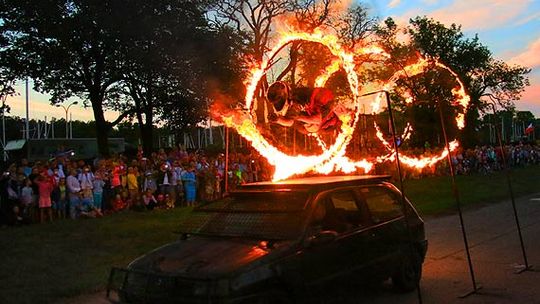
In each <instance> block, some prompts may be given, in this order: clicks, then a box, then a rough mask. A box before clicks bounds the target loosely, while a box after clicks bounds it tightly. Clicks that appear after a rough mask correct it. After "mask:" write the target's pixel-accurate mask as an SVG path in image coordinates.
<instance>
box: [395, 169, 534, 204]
mask: <svg viewBox="0 0 540 304" xmlns="http://www.w3.org/2000/svg"><path fill="white" fill-rule="evenodd" d="M511 177H512V187H513V189H514V194H515V196H516V197H517V196H520V195H525V194H528V193H535V192H540V166H530V167H526V168H520V169H517V170H512V171H511ZM456 183H457V187H458V192H459V196H460V201H461V203H462V206H468V205H472V204H479V203H480V204H481V203H492V202H498V201H500V200H504V199H510V194H509V191H508V183H507V179H506V174H504V173H503V172H497V173H495V174H489V175H471V176H457V177H456ZM405 193H406V194H407V196H408V197H409V199H410V200H411V201H412V202H413V203H414V204H415V205H416V208H417V209H418V211H419V212H420V213H421V214H422V215H435V214H441V213H447V212H452V211H454V210H455V206H456V200H455V198H454V196H453V195H452V180H451V178H450V177H446V176H443V177H432V178H425V179H420V180H408V181H406V182H405Z"/></svg>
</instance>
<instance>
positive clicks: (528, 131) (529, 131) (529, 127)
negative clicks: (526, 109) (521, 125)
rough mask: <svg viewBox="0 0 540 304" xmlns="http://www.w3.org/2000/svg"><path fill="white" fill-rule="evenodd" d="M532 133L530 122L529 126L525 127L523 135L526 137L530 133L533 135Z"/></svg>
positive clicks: (532, 128)
mask: <svg viewBox="0 0 540 304" xmlns="http://www.w3.org/2000/svg"><path fill="white" fill-rule="evenodd" d="M533 132H534V126H533V124H532V122H531V123H530V124H529V126H528V127H527V129H525V135H528V134H530V133H533Z"/></svg>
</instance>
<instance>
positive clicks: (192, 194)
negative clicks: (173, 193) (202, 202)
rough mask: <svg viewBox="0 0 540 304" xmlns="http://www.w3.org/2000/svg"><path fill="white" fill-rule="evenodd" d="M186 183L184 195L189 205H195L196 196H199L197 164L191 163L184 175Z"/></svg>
mask: <svg viewBox="0 0 540 304" xmlns="http://www.w3.org/2000/svg"><path fill="white" fill-rule="evenodd" d="M182 182H183V183H184V195H185V198H186V204H187V206H188V207H191V206H195V198H196V197H197V177H196V175H195V166H194V165H190V167H189V169H188V170H187V171H185V172H184V174H183V175H182Z"/></svg>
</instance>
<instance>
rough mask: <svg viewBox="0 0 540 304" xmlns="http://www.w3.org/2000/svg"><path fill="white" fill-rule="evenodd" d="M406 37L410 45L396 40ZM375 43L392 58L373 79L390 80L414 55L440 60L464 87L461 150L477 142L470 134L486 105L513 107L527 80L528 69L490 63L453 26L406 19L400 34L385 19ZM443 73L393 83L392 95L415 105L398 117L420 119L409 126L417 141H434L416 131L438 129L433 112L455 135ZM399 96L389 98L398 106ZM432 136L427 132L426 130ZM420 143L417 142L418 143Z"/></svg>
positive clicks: (452, 84)
mask: <svg viewBox="0 0 540 304" xmlns="http://www.w3.org/2000/svg"><path fill="white" fill-rule="evenodd" d="M405 34H408V35H409V37H410V39H409V40H405V41H403V39H400V36H402V35H405ZM377 35H378V37H379V39H380V41H381V43H382V44H383V45H384V46H385V48H386V49H387V50H388V51H389V52H390V54H391V55H392V57H393V59H392V64H391V67H390V68H388V67H386V68H383V69H382V71H378V72H379V73H378V74H377V75H378V76H380V75H381V74H384V73H386V74H387V75H389V74H391V73H392V71H396V70H399V69H401V68H403V67H404V66H405V65H407V64H408V63H410V62H412V61H414V60H415V58H417V57H418V56H417V55H416V53H417V52H419V53H420V54H421V55H423V56H424V57H426V58H428V59H433V60H435V59H436V60H440V61H441V62H442V63H444V64H445V65H447V66H448V67H450V68H451V69H452V70H453V71H455V72H456V73H457V75H458V76H459V78H460V79H461V80H462V81H463V83H464V85H465V89H466V92H467V93H468V94H469V95H470V97H471V101H470V103H469V106H468V108H467V114H466V116H465V125H466V126H465V130H464V132H463V134H462V141H463V142H464V144H465V145H466V146H472V145H474V144H476V142H477V138H476V136H477V132H476V128H477V127H478V125H479V118H480V116H481V114H482V112H483V110H484V109H485V106H486V104H487V103H489V102H492V101H495V102H497V103H498V104H500V105H501V106H503V107H506V108H511V107H513V105H514V104H513V103H514V101H516V100H518V99H519V97H520V94H521V93H522V92H523V90H524V89H525V87H526V86H527V85H529V80H528V78H527V74H528V73H529V72H530V69H528V68H526V67H522V66H511V65H509V64H506V63H505V62H503V61H500V60H497V59H495V58H494V57H493V55H492V53H491V52H490V50H489V49H488V48H487V47H486V46H485V45H483V44H482V43H481V42H480V39H479V38H478V36H474V37H473V38H467V37H465V36H464V34H463V32H462V31H461V27H460V26H458V25H455V24H452V25H450V26H446V25H444V24H442V23H440V22H438V21H436V20H433V19H431V18H427V17H416V18H414V19H411V20H410V22H409V25H408V27H407V28H406V29H405V32H402V31H401V29H399V28H398V27H397V25H396V24H395V22H394V21H393V20H392V19H391V18H388V19H387V20H385V22H384V24H383V25H381V26H379V27H378V29H377ZM448 76H449V74H448V72H445V71H444V70H442V71H441V70H439V69H435V70H434V71H431V72H429V73H425V74H421V75H417V76H413V77H407V78H405V79H400V81H398V88H397V90H396V93H404V91H407V92H408V93H409V94H411V95H412V97H413V98H414V100H415V103H414V105H413V106H412V107H410V108H408V107H405V106H402V109H403V111H409V112H411V111H412V112H416V113H422V114H421V115H414V116H415V119H414V120H413V121H414V123H417V124H419V125H418V128H416V129H417V131H418V130H420V131H419V132H418V134H416V136H417V141H418V142H419V144H420V142H421V141H422V140H427V139H429V140H428V141H431V142H433V141H435V138H434V137H433V135H429V134H423V132H424V133H425V132H427V133H433V132H431V131H428V130H429V128H425V127H426V126H422V125H421V124H422V123H421V122H422V121H430V122H432V123H435V125H439V120H440V119H439V118H438V116H439V114H438V111H433V110H436V109H438V106H442V107H443V109H444V112H445V115H444V117H447V119H446V120H447V129H449V130H450V132H451V133H454V132H456V126H455V125H454V124H453V123H452V119H451V117H453V110H452V109H451V107H450V101H451V99H452V96H451V95H449V94H448V93H449V92H450V91H451V89H452V88H453V87H456V85H457V83H456V82H455V81H453V80H452V78H451V77H448ZM400 96H403V95H402V94H396V95H394V99H395V100H396V101H401V102H403V101H404V98H402V97H400ZM431 130H433V128H432V129H431ZM418 137H420V138H418Z"/></svg>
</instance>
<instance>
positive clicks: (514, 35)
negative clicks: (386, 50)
mask: <svg viewBox="0 0 540 304" xmlns="http://www.w3.org/2000/svg"><path fill="white" fill-rule="evenodd" d="M361 2H362V3H364V4H366V5H367V6H368V7H370V8H371V9H372V11H373V13H374V14H375V15H377V16H378V17H379V18H381V19H385V18H386V17H392V18H394V19H395V20H396V21H397V22H398V24H405V23H407V22H408V20H409V19H410V18H412V17H415V16H419V15H420V16H423V15H425V16H428V17H432V18H433V19H435V20H438V21H440V22H442V23H444V24H447V25H450V24H452V23H455V24H460V25H461V26H462V31H463V32H464V34H465V35H466V36H467V37H471V38H472V37H474V35H475V34H478V37H479V39H480V41H481V42H482V44H484V45H486V46H487V47H488V48H489V49H490V50H491V51H492V53H493V55H494V57H495V58H496V59H500V60H503V61H505V62H507V63H511V64H519V65H523V66H526V67H529V68H531V69H532V71H531V73H530V74H529V80H530V82H531V85H530V86H529V87H527V88H526V90H525V92H524V93H523V95H522V98H521V100H519V101H516V102H515V104H516V109H517V110H518V111H531V112H532V113H533V114H534V115H535V116H536V117H540V0H385V1H381V0H371V1H366V0H365V1H361Z"/></svg>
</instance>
